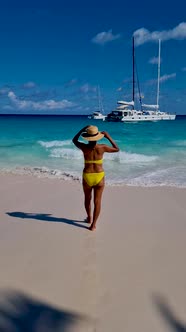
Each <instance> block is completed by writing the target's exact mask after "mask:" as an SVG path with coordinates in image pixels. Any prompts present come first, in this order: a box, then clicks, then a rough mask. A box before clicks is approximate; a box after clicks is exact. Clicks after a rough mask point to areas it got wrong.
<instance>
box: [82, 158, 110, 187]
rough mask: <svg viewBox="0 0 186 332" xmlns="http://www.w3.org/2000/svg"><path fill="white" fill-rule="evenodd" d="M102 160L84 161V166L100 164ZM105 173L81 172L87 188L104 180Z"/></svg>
mask: <svg viewBox="0 0 186 332" xmlns="http://www.w3.org/2000/svg"><path fill="white" fill-rule="evenodd" d="M102 163H103V159H100V160H85V164H100V165H101V164H102ZM104 176H105V172H99V173H85V172H83V179H84V180H85V182H86V183H87V184H88V186H89V187H94V186H96V185H97V184H98V183H100V182H101V180H102V179H103V178H104Z"/></svg>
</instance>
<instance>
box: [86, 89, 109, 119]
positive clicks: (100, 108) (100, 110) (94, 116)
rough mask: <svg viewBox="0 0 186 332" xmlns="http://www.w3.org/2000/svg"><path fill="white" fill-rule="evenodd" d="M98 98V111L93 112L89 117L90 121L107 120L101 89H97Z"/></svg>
mask: <svg viewBox="0 0 186 332" xmlns="http://www.w3.org/2000/svg"><path fill="white" fill-rule="evenodd" d="M97 97H98V111H95V112H93V113H92V114H90V115H88V118H89V119H94V120H105V118H106V115H105V114H104V108H103V103H102V98H101V92H100V87H99V86H98V87H97Z"/></svg>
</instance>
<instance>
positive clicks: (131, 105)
mask: <svg viewBox="0 0 186 332" xmlns="http://www.w3.org/2000/svg"><path fill="white" fill-rule="evenodd" d="M134 52H135V48H134V37H133V57H132V58H133V66H132V72H133V73H132V75H133V79H132V83H133V84H132V101H129V102H127V101H124V100H120V101H118V102H117V104H118V106H117V108H116V109H115V110H113V111H112V112H111V113H109V114H108V115H107V117H106V118H105V119H104V120H105V121H114V122H117V121H119V122H120V121H121V122H136V121H158V120H175V118H176V115H175V114H171V113H167V112H161V111H160V109H159V93H160V59H161V41H160V40H159V52H158V80H157V99H156V104H155V105H148V104H143V103H142V98H141V94H140V91H139V102H140V106H141V107H140V108H141V109H140V110H136V109H135V53H134Z"/></svg>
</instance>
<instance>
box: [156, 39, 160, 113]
mask: <svg viewBox="0 0 186 332" xmlns="http://www.w3.org/2000/svg"><path fill="white" fill-rule="evenodd" d="M160 62H161V40H160V39H159V51H158V86H157V102H156V104H157V110H158V109H159V94H160Z"/></svg>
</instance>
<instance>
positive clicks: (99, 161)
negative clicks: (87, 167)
mask: <svg viewBox="0 0 186 332" xmlns="http://www.w3.org/2000/svg"><path fill="white" fill-rule="evenodd" d="M85 164H100V165H101V164H103V159H99V160H85Z"/></svg>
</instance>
